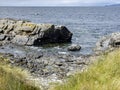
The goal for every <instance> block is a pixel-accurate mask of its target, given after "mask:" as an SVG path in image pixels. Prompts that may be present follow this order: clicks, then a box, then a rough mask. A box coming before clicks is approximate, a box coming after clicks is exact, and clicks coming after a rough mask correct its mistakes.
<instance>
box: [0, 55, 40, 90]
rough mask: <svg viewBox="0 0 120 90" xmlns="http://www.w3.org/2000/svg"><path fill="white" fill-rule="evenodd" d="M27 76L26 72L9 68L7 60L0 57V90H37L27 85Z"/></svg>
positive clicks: (16, 68) (30, 84)
mask: <svg viewBox="0 0 120 90" xmlns="http://www.w3.org/2000/svg"><path fill="white" fill-rule="evenodd" d="M27 75H28V72H27V71H25V70H22V69H20V68H18V67H13V66H11V65H10V64H9V62H8V60H7V59H5V58H3V57H1V56H0V90H39V89H38V88H37V87H35V86H34V84H33V85H32V83H31V82H30V83H28V81H27V80H26V77H27Z"/></svg>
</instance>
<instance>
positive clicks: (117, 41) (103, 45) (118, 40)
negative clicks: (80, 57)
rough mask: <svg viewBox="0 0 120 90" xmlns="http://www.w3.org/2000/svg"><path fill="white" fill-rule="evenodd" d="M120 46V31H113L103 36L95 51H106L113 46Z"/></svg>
mask: <svg viewBox="0 0 120 90" xmlns="http://www.w3.org/2000/svg"><path fill="white" fill-rule="evenodd" d="M116 47H120V33H119V32H118V33H112V34H110V35H107V36H104V37H102V38H101V39H100V40H99V41H98V42H97V43H96V48H95V51H105V50H108V49H111V48H116Z"/></svg>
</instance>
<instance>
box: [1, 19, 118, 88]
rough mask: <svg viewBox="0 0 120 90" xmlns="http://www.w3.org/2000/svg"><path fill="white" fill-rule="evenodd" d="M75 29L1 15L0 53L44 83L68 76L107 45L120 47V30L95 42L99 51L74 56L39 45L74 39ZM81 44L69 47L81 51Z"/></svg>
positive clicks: (96, 49)
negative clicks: (54, 51)
mask: <svg viewBox="0 0 120 90" xmlns="http://www.w3.org/2000/svg"><path fill="white" fill-rule="evenodd" d="M71 39H72V33H71V32H70V31H69V30H68V29H67V28H66V27H65V26H57V25H51V24H35V23H32V22H30V21H25V20H14V19H0V54H1V55H3V56H4V57H7V58H8V59H9V62H10V64H11V65H14V66H20V67H22V68H23V69H27V70H28V71H29V72H30V73H31V74H32V75H33V76H34V77H36V79H37V81H38V82H39V83H40V84H41V86H43V87H45V88H43V87H42V88H43V89H45V90H46V88H48V87H49V83H51V82H57V81H58V82H61V81H62V79H64V78H65V77H67V76H69V75H72V74H74V73H76V72H77V71H82V70H84V69H86V67H87V66H88V65H89V64H90V63H91V61H90V57H94V56H96V55H98V54H99V52H101V51H105V50H106V49H108V48H114V47H119V45H120V33H116V34H112V35H109V36H105V37H103V38H102V39H100V41H99V42H98V43H97V44H96V48H95V52H97V54H95V55H90V56H84V55H81V56H75V55H71V54H70V53H66V52H58V53H54V54H53V53H52V54H51V53H50V54H49V53H47V52H46V51H44V50H42V49H40V48H39V46H40V45H44V44H48V43H65V42H71ZM80 49H81V47H80V46H79V45H72V46H70V47H68V50H69V51H78V50H80Z"/></svg>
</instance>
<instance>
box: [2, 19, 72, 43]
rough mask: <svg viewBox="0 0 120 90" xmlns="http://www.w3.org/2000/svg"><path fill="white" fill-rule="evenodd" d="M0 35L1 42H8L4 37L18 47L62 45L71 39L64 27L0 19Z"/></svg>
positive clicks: (69, 33)
mask: <svg viewBox="0 0 120 90" xmlns="http://www.w3.org/2000/svg"><path fill="white" fill-rule="evenodd" d="M2 34H3V35H2ZM0 35H1V36H0V37H1V41H3V40H8V39H5V37H3V36H6V38H9V41H10V42H11V43H15V44H19V45H41V44H46V43H64V42H70V41H71V38H72V33H71V32H70V31H69V30H68V29H67V28H66V27H65V26H57V25H53V24H35V23H32V22H30V21H25V20H14V19H0ZM6 42H7V41H6Z"/></svg>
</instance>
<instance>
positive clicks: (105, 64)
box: [52, 49, 120, 90]
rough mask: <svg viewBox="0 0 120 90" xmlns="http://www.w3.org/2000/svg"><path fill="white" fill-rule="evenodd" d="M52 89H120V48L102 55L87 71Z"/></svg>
mask: <svg viewBox="0 0 120 90" xmlns="http://www.w3.org/2000/svg"><path fill="white" fill-rule="evenodd" d="M52 90H120V49H119V50H116V51H113V52H111V53H108V54H106V55H103V56H101V57H100V58H99V59H97V60H96V62H95V63H94V64H93V65H91V66H90V67H89V69H88V70H87V71H84V72H83V73H79V74H76V75H74V76H70V77H69V78H68V81H67V82H66V83H64V84H62V85H61V84H58V85H55V87H54V88H52Z"/></svg>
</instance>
